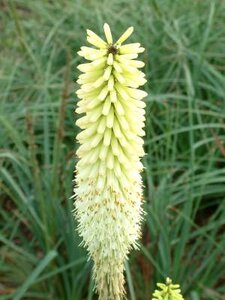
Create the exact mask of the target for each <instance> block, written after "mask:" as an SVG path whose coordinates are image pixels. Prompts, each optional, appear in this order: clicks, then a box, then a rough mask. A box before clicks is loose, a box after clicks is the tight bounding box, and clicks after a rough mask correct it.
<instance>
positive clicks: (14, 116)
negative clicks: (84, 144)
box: [0, 0, 225, 300]
mask: <svg viewBox="0 0 225 300" xmlns="http://www.w3.org/2000/svg"><path fill="white" fill-rule="evenodd" d="M105 21H106V22H108V23H109V24H110V26H111V27H112V30H113V33H114V35H115V36H116V37H118V36H119V35H120V34H121V33H122V32H123V31H124V30H125V29H126V28H127V27H128V26H130V25H133V26H134V27H135V33H134V34H133V36H132V37H131V39H130V41H137V42H141V44H142V45H143V46H144V47H145V48H146V52H145V53H144V54H143V55H142V59H143V60H144V61H145V63H146V67H145V72H146V74H147V78H148V84H147V85H146V87H145V88H146V90H147V91H148V92H149V96H148V97H147V99H146V102H147V122H146V138H145V150H146V156H145V158H144V164H145V171H144V174H143V177H144V183H145V210H146V212H147V214H146V218H145V222H144V224H143V238H142V241H141V249H140V251H139V252H138V251H133V252H132V254H131V255H130V260H129V264H127V265H126V277H127V287H126V288H127V295H128V299H131V300H135V299H136V300H145V299H147V300H148V299H151V293H152V291H153V289H154V287H155V283H156V282H157V281H162V280H163V281H164V278H165V276H170V277H171V278H172V279H173V280H174V282H179V283H180V284H181V286H182V290H183V293H184V296H185V299H187V300H189V299H190V300H199V299H201V300H204V299H206V300H223V299H225V255H224V249H225V145H224V140H225V52H224V49H225V1H223V0H221V1H220V0H218V1H216V0H204V1H200V0H196V1H190V0H180V1H179V0H158V1H157V0H155V1H154V0H152V1H151V0H142V1H137V0H129V1H128V0H110V1H106V0H102V1H97V0H83V1H81V0H60V1H51V0H39V1H35V0H30V1H27V0H1V1H0V35H1V37H0V43H1V45H0V99H1V100H0V204H1V207H0V226H1V231H0V299H15V300H18V299H44V300H45V299H46V300H49V299H54V300H80V299H87V300H91V299H95V296H94V294H93V291H92V290H93V282H92V280H91V272H90V270H91V262H90V261H88V262H87V256H86V252H85V250H83V249H82V248H81V247H79V243H80V239H79V237H78V236H77V233H76V232H75V226H76V224H75V222H74V219H73V217H72V214H71V210H72V208H73V200H72V199H71V198H70V197H71V195H72V188H73V184H72V179H73V170H74V166H75V163H76V157H75V154H74V153H75V150H76V147H77V145H76V144H75V135H76V134H77V130H78V129H77V128H76V127H75V124H74V123H75V118H76V116H75V115H74V108H75V106H76V101H77V99H76V96H75V94H74V91H75V89H76V88H77V86H76V84H75V83H74V82H75V80H76V77H77V76H78V71H77V70H76V66H77V64H78V63H80V58H78V56H77V54H76V52H77V51H78V49H79V47H80V46H82V45H85V44H86V41H85V39H86V33H85V29H86V28H90V29H92V30H94V31H95V32H97V33H99V34H100V35H102V34H103V30H102V25H103V23H104V22H105Z"/></svg>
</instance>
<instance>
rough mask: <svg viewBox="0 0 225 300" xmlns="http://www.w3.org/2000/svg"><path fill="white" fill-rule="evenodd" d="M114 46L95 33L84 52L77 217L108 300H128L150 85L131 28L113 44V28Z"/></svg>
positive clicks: (89, 33)
mask: <svg viewBox="0 0 225 300" xmlns="http://www.w3.org/2000/svg"><path fill="white" fill-rule="evenodd" d="M104 32H105V36H106V41H104V40H103V39H101V38H100V37H99V36H97V35H96V34H95V33H94V32H92V31H90V30H87V41H88V42H89V43H90V44H91V45H93V46H94V47H95V48H93V47H91V48H90V47H81V50H80V51H79V52H78V54H79V55H80V56H82V57H84V58H85V59H86V60H88V61H89V62H88V63H84V64H81V65H79V66H78V69H79V70H80V71H81V72H82V74H81V75H80V76H79V79H78V81H77V82H78V84H79V85H80V89H78V90H77V96H78V98H79V101H78V108H77V109H76V113H78V114H82V116H81V117H80V118H79V119H78V121H77V122H76V124H77V125H78V126H79V127H80V128H81V129H82V131H81V132H80V133H79V134H78V135H77V140H78V142H79V143H80V144H81V145H80V147H79V148H78V150H77V156H78V158H79V161H78V163H77V165H76V178H75V181H76V187H75V195H76V201H75V216H76V218H77V220H78V222H79V226H78V231H79V234H80V235H81V237H82V238H83V245H84V246H85V247H86V248H87V250H88V252H89V255H90V257H91V258H92V259H93V261H94V278H95V283H96V288H97V291H98V294H99V299H101V300H120V299H122V298H123V294H124V276H123V271H124V262H125V260H126V259H127V255H128V253H129V252H130V250H131V248H132V247H136V246H137V240H138V239H139V237H140V223H141V219H142V213H143V211H142V180H141V176H140V171H141V170H142V164H141V162H140V157H142V156H143V155H144V151H143V139H142V136H143V135H144V131H143V127H144V121H145V116H144V115H145V111H144V107H145V103H144V101H143V100H142V99H143V98H144V97H145V96H146V95H147V94H146V92H144V91H142V90H140V89H138V88H139V86H142V85H143V84H144V83H145V82H146V80H145V75H144V73H142V72H141V71H140V70H139V69H140V68H142V67H143V66H144V63H143V62H141V61H139V60H136V58H137V57H138V53H141V52H143V51H144V48H142V47H141V46H140V44H139V43H131V44H126V45H123V43H124V42H125V40H126V39H128V37H129V36H130V35H131V33H132V32H133V27H130V28H128V29H127V31H125V33H124V34H123V35H122V36H121V37H120V38H119V39H118V40H117V41H116V42H113V38H112V34H111V31H110V28H109V25H108V24H104Z"/></svg>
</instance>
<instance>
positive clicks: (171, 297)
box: [152, 277, 184, 300]
mask: <svg viewBox="0 0 225 300" xmlns="http://www.w3.org/2000/svg"><path fill="white" fill-rule="evenodd" d="M157 286H158V288H159V289H158V290H155V292H154V293H153V299H152V300H184V298H183V296H182V295H181V290H180V285H179V284H173V283H172V280H171V279H170V278H168V277H167V278H166V284H164V283H157Z"/></svg>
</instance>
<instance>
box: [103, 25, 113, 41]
mask: <svg viewBox="0 0 225 300" xmlns="http://www.w3.org/2000/svg"><path fill="white" fill-rule="evenodd" d="M103 29H104V32H105V37H106V40H107V42H108V44H112V43H113V39H112V33H111V30H110V27H109V25H108V24H107V23H105V24H104V25H103Z"/></svg>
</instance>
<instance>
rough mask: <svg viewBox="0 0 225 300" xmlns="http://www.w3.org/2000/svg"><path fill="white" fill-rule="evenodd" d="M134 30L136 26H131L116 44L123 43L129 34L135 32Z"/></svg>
mask: <svg viewBox="0 0 225 300" xmlns="http://www.w3.org/2000/svg"><path fill="white" fill-rule="evenodd" d="M133 31H134V27H133V26H131V27H129V28H128V29H127V30H126V31H125V32H124V33H123V34H122V35H121V37H120V38H119V39H118V41H117V42H116V44H118V45H121V44H122V43H123V42H124V41H126V40H127V39H128V38H129V36H130V35H131V34H132V33H133Z"/></svg>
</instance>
